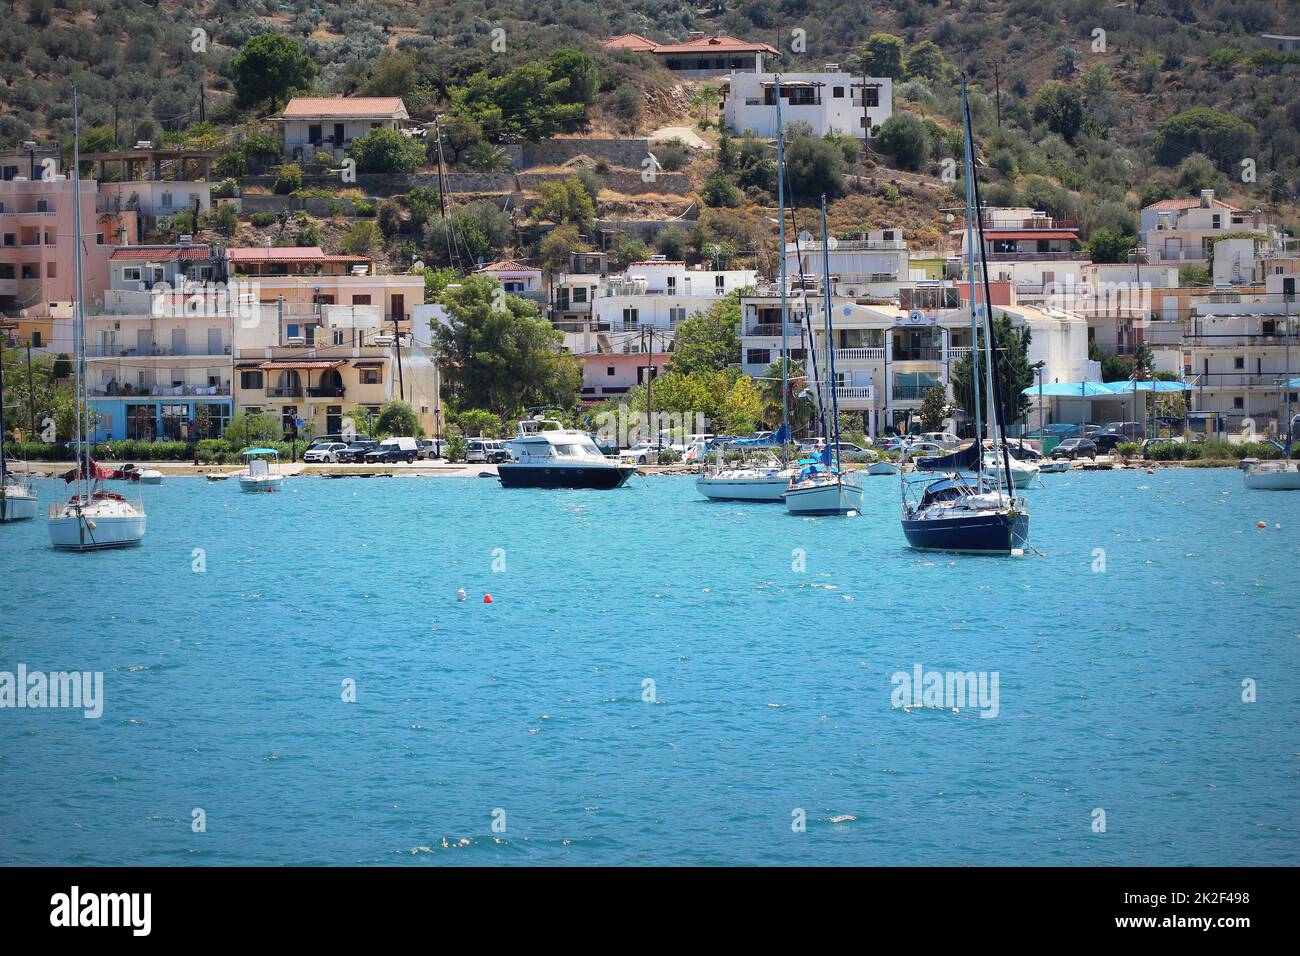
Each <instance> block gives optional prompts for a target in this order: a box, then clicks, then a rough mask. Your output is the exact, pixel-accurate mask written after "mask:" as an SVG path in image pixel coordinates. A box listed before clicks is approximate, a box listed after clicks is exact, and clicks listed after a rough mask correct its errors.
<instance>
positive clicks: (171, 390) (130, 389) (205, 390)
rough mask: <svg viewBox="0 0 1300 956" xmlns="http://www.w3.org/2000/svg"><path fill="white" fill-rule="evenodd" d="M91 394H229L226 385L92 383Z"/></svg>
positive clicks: (154, 395) (122, 395) (163, 396)
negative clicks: (111, 384) (109, 384)
mask: <svg viewBox="0 0 1300 956" xmlns="http://www.w3.org/2000/svg"><path fill="white" fill-rule="evenodd" d="M88 390H89V392H90V394H91V395H95V396H104V397H110V398H168V397H171V396H173V395H175V396H185V395H229V394H230V386H228V385H131V384H130V383H124V384H122V385H113V386H111V387H110V386H108V385H92V386H90V387H89V389H88Z"/></svg>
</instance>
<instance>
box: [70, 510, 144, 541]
mask: <svg viewBox="0 0 1300 956" xmlns="http://www.w3.org/2000/svg"><path fill="white" fill-rule="evenodd" d="M145 521H146V516H145V515H143V514H137V515H121V516H118V515H112V516H104V515H98V516H96V515H93V514H92V515H79V514H77V513H75V512H73V511H70V510H65V511H63V512H61V513H60V514H59V516H58V517H53V518H51V519H50V520H49V530H50V544H51V545H52V546H53V547H55V548H58V549H59V550H61V551H104V550H107V549H109V548H129V547H133V546H134V545H138V544H139V543H140V542H141V540H142V539H143V538H144V532H145ZM91 525H94V527H91Z"/></svg>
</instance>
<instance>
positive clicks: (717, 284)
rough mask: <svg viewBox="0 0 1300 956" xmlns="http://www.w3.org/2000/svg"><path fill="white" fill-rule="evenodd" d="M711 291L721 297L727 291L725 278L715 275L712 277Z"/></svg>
mask: <svg viewBox="0 0 1300 956" xmlns="http://www.w3.org/2000/svg"><path fill="white" fill-rule="evenodd" d="M713 291H714V292H716V293H718V294H719V295H721V294H722V293H724V292H726V291H727V277H726V276H722V275H716V276H714V277H713Z"/></svg>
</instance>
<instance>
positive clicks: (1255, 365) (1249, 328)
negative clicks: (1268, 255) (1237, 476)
mask: <svg viewBox="0 0 1300 956" xmlns="http://www.w3.org/2000/svg"><path fill="white" fill-rule="evenodd" d="M1298 280H1300V273H1293V274H1291V275H1272V276H1269V277H1268V278H1267V281H1266V284H1265V291H1264V292H1262V293H1253V294H1252V293H1243V294H1239V295H1236V296H1229V295H1224V296H1222V297H1221V300H1220V301H1215V302H1209V301H1201V302H1197V303H1195V304H1193V305H1192V307H1191V316H1190V318H1189V319H1188V321H1187V322H1186V323H1185V324H1184V325H1183V335H1182V351H1183V355H1184V360H1185V363H1186V375H1185V377H1186V380H1187V381H1188V382H1190V383H1191V384H1192V385H1193V391H1192V392H1191V393H1190V395H1191V397H1192V401H1193V405H1194V407H1195V409H1196V410H1197V411H1202V412H1210V411H1212V412H1217V413H1218V414H1219V415H1220V416H1221V418H1222V420H1223V421H1224V423H1225V425H1226V427H1227V428H1228V430H1229V431H1240V430H1243V429H1249V428H1250V426H1251V425H1252V424H1253V426H1254V429H1255V430H1256V431H1261V432H1262V431H1265V430H1269V431H1272V432H1273V433H1274V434H1277V433H1278V431H1279V424H1280V426H1281V428H1283V429H1284V428H1285V413H1284V411H1283V409H1284V407H1285V404H1286V400H1287V389H1286V388H1285V384H1286V383H1287V382H1288V381H1291V380H1294V379H1295V378H1296V377H1297V376H1300V347H1297V346H1300V339H1297V335H1296V333H1297V327H1298V326H1300V322H1298V321H1297V306H1298V305H1300V303H1297V300H1296V286H1297V281H1298ZM1296 399H1297V396H1296V393H1295V391H1294V390H1291V391H1290V400H1291V403H1292V404H1293V405H1295V404H1296ZM1297 410H1300V408H1298V409H1297Z"/></svg>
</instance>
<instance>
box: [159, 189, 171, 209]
mask: <svg viewBox="0 0 1300 956" xmlns="http://www.w3.org/2000/svg"><path fill="white" fill-rule="evenodd" d="M161 202H162V207H163V208H164V209H171V208H172V194H171V193H169V192H164V193H163V194H162V200H161Z"/></svg>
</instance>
